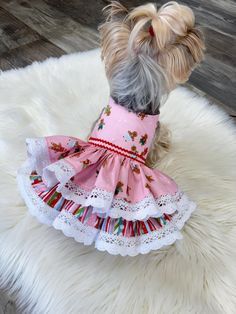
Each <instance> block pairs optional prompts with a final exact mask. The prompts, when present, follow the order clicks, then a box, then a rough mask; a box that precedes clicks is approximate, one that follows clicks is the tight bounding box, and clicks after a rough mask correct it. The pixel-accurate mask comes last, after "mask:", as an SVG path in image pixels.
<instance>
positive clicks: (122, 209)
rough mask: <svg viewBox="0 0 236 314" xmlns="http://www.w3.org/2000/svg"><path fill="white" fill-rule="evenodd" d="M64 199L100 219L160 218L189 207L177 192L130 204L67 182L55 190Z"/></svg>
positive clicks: (111, 195)
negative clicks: (89, 210)
mask: <svg viewBox="0 0 236 314" xmlns="http://www.w3.org/2000/svg"><path fill="white" fill-rule="evenodd" d="M57 191H58V192H60V193H61V194H62V195H63V197H64V198H66V199H68V200H72V201H73V202H75V203H76V204H81V205H82V206H89V205H91V206H93V207H94V212H96V213H97V214H98V215H101V216H102V217H104V215H105V217H107V216H110V217H111V218H119V217H122V218H124V219H126V220H144V219H148V218H149V217H160V216H162V215H163V214H164V213H166V214H172V213H174V212H175V211H176V210H178V211H182V210H184V209H185V208H186V207H188V206H190V205H191V203H192V202H191V201H190V200H189V199H188V197H187V196H186V194H185V193H183V192H182V191H177V192H176V193H175V194H174V195H169V194H168V195H162V196H161V197H159V198H157V199H155V198H154V197H153V196H152V195H148V196H146V197H145V198H144V199H143V200H142V201H140V202H136V203H134V204H130V203H128V202H127V201H125V200H124V199H116V198H114V194H113V193H112V192H107V191H104V190H102V189H99V188H94V189H93V190H92V191H86V190H84V189H82V188H80V187H79V186H78V185H76V184H74V183H73V182H71V181H69V182H67V183H66V185H65V186H63V185H62V184H60V185H59V186H58V188H57Z"/></svg>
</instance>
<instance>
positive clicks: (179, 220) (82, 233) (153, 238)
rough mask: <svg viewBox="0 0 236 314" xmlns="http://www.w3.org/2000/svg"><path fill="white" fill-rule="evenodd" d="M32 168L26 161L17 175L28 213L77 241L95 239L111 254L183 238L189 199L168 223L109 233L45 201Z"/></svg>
mask: <svg viewBox="0 0 236 314" xmlns="http://www.w3.org/2000/svg"><path fill="white" fill-rule="evenodd" d="M31 170H32V169H31V167H30V165H29V163H25V164H24V166H23V167H22V168H21V169H20V171H19V172H18V176H17V178H18V183H19V187H20V190H21V193H22V196H23V197H24V199H25V202H26V204H27V206H28V208H29V210H30V213H31V214H32V215H33V216H35V217H37V219H38V220H39V221H40V222H42V223H46V224H48V225H53V226H54V228H55V229H59V230H61V231H62V232H63V233H64V234H65V235H66V236H69V237H73V238H74V239H75V240H76V241H78V242H81V243H84V244H85V245H90V244H92V243H93V242H95V247H96V248H97V249H98V250H100V251H107V252H109V253H110V254H113V255H117V254H120V255H122V256H125V255H130V256H135V255H137V254H146V253H149V252H150V251H151V250H157V249H160V248H161V247H163V246H166V245H171V244H173V243H174V242H175V241H176V240H177V239H181V238H182V235H181V233H180V230H181V229H182V227H183V226H184V223H185V222H186V221H187V220H188V218H189V217H190V215H191V213H192V212H193V211H194V210H195V207H196V205H195V204H194V203H193V202H190V203H189V206H188V207H186V208H184V209H183V210H182V211H180V212H177V213H176V214H174V215H173V218H172V220H171V221H170V222H169V223H168V224H167V225H164V226H163V227H162V228H161V229H160V230H156V231H154V232H151V233H148V234H143V235H141V236H138V237H130V238H128V237H124V236H120V235H115V234H109V233H107V232H104V231H102V230H98V229H96V228H93V227H90V226H86V225H84V224H82V223H81V222H80V221H78V220H77V219H76V218H75V217H74V216H73V215H72V214H71V213H69V212H67V211H64V210H63V211H62V212H61V213H60V212H58V211H57V210H55V209H53V208H51V207H50V206H48V205H47V204H45V203H44V202H43V201H42V200H41V198H39V197H38V196H37V194H36V193H35V191H34V190H33V188H32V185H31V182H30V180H29V174H30V172H31Z"/></svg>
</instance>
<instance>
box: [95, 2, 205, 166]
mask: <svg viewBox="0 0 236 314" xmlns="http://www.w3.org/2000/svg"><path fill="white" fill-rule="evenodd" d="M103 11H104V13H105V15H106V20H105V22H104V23H102V24H101V25H99V28H98V29H99V31H100V35H101V50H102V53H101V58H102V60H103V61H104V63H105V69H106V76H107V79H108V82H109V86H110V94H111V96H112V98H113V99H114V100H115V101H116V102H117V103H118V104H120V105H122V106H124V107H126V108H127V109H128V110H131V111H133V112H144V113H147V114H158V113H159V107H160V105H161V104H163V103H164V102H165V101H166V99H167V96H168V94H169V93H170V91H171V90H173V89H174V88H175V87H176V85H177V84H181V83H184V82H186V81H187V80H188V78H189V76H190V74H191V72H192V70H193V69H194V68H195V67H196V65H197V64H199V63H200V62H201V61H202V59H203V56H204V49H205V46H204V39H203V35H202V32H201V31H200V30H199V29H198V28H197V27H196V26H195V17H194V14H193V11H192V10H191V9H190V8H189V7H187V6H185V5H180V4H178V3H177V2H174V1H171V2H168V3H166V4H164V5H163V6H162V7H161V8H160V9H159V10H157V7H156V5H155V4H154V3H148V4H145V5H141V6H139V7H136V8H133V9H131V10H130V11H129V10H128V9H127V8H125V7H124V6H123V5H122V4H120V3H119V2H117V1H111V3H110V4H109V5H107V6H106V7H105V8H104V9H103ZM150 27H151V28H152V32H153V33H154V34H153V35H152V33H150ZM159 130H160V125H158V127H157V130H156V136H155V138H154V141H153V145H152V148H151V150H150V153H149V156H148V158H147V164H148V166H150V167H155V166H156V165H157V162H158V160H160V158H161V156H163V155H164V153H165V151H167V150H168V147H169V142H170V132H169V131H168V130H167V128H165V127H164V128H163V130H162V132H161V133H159Z"/></svg>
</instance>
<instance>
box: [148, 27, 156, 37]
mask: <svg viewBox="0 0 236 314" xmlns="http://www.w3.org/2000/svg"><path fill="white" fill-rule="evenodd" d="M148 31H149V34H150V35H151V36H152V37H154V36H155V33H154V31H153V27H152V25H151V26H149V29H148Z"/></svg>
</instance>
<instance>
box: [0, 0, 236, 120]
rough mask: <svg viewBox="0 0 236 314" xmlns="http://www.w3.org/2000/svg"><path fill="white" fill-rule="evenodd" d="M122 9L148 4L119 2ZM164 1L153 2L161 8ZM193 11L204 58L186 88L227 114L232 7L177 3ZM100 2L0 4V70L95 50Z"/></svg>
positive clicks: (218, 2) (233, 78) (230, 106)
mask: <svg viewBox="0 0 236 314" xmlns="http://www.w3.org/2000/svg"><path fill="white" fill-rule="evenodd" d="M120 2H121V3H123V4H124V5H125V6H127V7H128V8H131V7H133V6H136V5H140V4H144V3H146V2H148V1H140V0H130V1H128V0H126V1H122V0H121V1H120ZM165 2H167V1H163V0H160V1H156V3H157V6H158V7H159V6H161V5H162V4H163V3H165ZM179 2H180V3H183V4H187V5H189V6H190V7H191V8H192V9H193V10H194V12H195V15H196V21H197V23H198V24H200V26H201V27H202V29H203V31H204V33H205V37H206V45H207V53H206V59H205V61H204V62H203V64H202V65H201V66H200V67H199V68H198V69H196V70H195V71H194V73H193V74H192V75H191V78H190V82H189V83H190V84H191V85H192V86H193V87H194V88H196V89H197V90H198V91H200V93H202V94H204V95H207V96H208V97H210V98H211V97H212V98H213V99H214V100H215V101H217V102H218V103H220V104H221V105H223V104H224V105H226V110H228V112H229V113H230V114H231V115H235V111H236V102H235V99H236V97H235V96H236V88H235V82H236V70H235V67H236V18H235V17H236V3H235V1H234V0H183V1H179ZM108 3H109V1H105V0H98V1H94V0H0V69H1V70H3V71H4V70H8V69H11V68H18V67H23V66H26V65H28V64H30V63H31V62H33V61H35V60H37V61H41V60H44V59H46V58H47V57H49V56H56V57H59V56H61V55H63V54H66V53H71V52H75V51H84V50H88V49H93V48H96V47H98V46H99V36H98V33H97V26H98V24H99V23H100V22H102V19H103V16H102V12H101V10H102V8H103V7H104V6H105V5H106V4H108Z"/></svg>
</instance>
